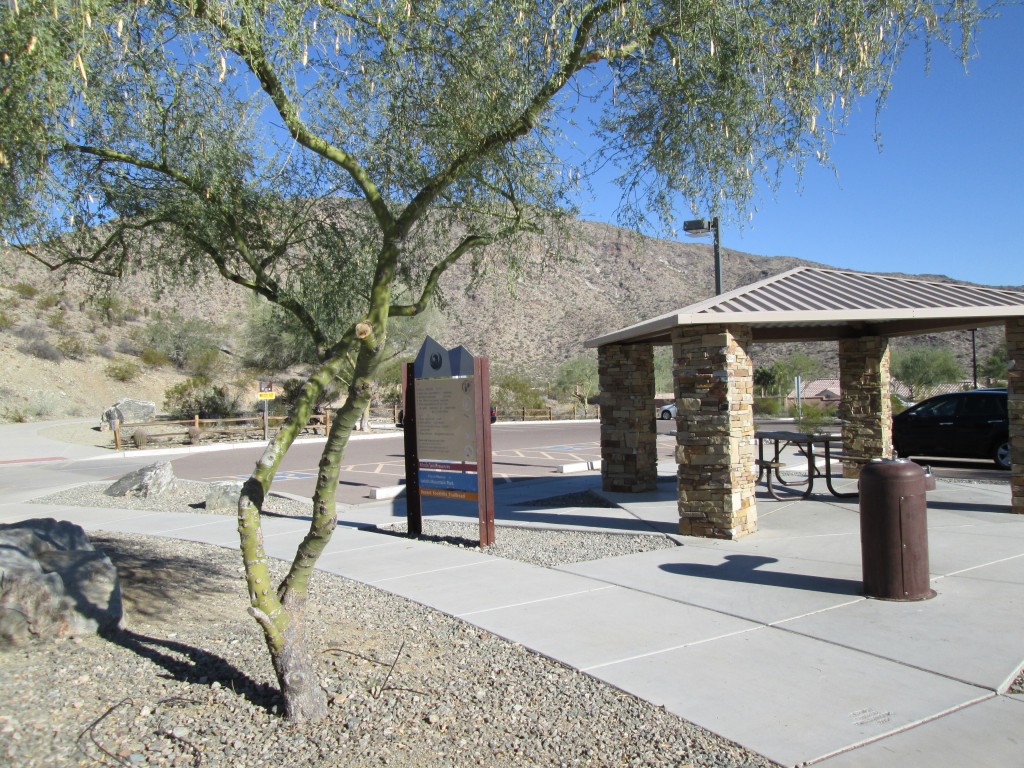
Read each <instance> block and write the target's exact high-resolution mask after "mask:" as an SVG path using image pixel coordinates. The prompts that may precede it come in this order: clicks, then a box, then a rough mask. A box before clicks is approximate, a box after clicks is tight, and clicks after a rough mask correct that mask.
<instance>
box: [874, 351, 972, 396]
mask: <svg viewBox="0 0 1024 768" xmlns="http://www.w3.org/2000/svg"><path fill="white" fill-rule="evenodd" d="M891 368H892V375H893V376H894V377H895V378H897V379H899V380H900V381H902V382H903V383H904V384H906V385H907V386H908V387H910V398H911V399H912V400H917V399H920V398H921V397H922V395H923V393H925V392H927V391H928V390H929V389H932V388H933V387H936V386H938V385H940V384H955V383H956V382H958V381H962V380H963V378H964V371H963V368H962V367H961V366H960V363H958V362H957V360H956V357H955V356H954V355H953V353H952V351H950V349H949V348H948V347H925V346H916V347H910V348H909V349H905V350H900V351H898V352H895V353H893V356H892V365H891Z"/></svg>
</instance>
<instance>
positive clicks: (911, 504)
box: [860, 459, 935, 600]
mask: <svg viewBox="0 0 1024 768" xmlns="http://www.w3.org/2000/svg"><path fill="white" fill-rule="evenodd" d="M933 488H935V479H934V476H933V475H931V474H930V473H925V471H924V469H923V468H921V466H920V465H918V464H915V463H914V462H912V461H907V460H906V459H895V460H893V459H873V460H872V461H871V462H870V463H869V464H865V465H864V467H863V468H862V469H861V471H860V551H861V567H862V569H863V573H864V594H865V595H867V596H868V597H874V598H878V599H880V600H927V599H929V598H931V597H935V590H933V589H932V588H931V584H930V582H929V578H928V517H927V500H926V498H925V493H926V491H928V490H930V489H933Z"/></svg>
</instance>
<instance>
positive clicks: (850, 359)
mask: <svg viewBox="0 0 1024 768" xmlns="http://www.w3.org/2000/svg"><path fill="white" fill-rule="evenodd" d="M839 387H840V389H841V390H842V400H841V405H840V413H841V416H842V419H843V452H844V453H845V454H846V455H847V456H850V457H851V458H853V459H859V460H860V461H846V462H843V477H857V476H858V475H859V474H860V468H861V466H862V464H863V462H864V460H868V459H875V458H891V457H892V401H891V400H890V399H889V395H890V388H889V339H888V338H886V337H884V336H863V337H861V338H857V339H841V340H840V341H839Z"/></svg>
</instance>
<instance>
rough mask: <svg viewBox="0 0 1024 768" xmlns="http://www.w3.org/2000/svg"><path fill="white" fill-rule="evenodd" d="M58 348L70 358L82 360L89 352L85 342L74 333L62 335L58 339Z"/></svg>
mask: <svg viewBox="0 0 1024 768" xmlns="http://www.w3.org/2000/svg"><path fill="white" fill-rule="evenodd" d="M57 349H59V350H60V353H61V354H62V355H64V357H66V358H68V359H69V360H81V359H83V358H84V357H86V355H87V354H88V350H87V349H86V347H85V342H83V341H82V340H81V339H80V338H78V337H77V336H73V335H68V336H61V337H60V339H59V340H58V341H57Z"/></svg>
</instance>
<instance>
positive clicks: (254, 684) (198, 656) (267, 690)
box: [103, 629, 284, 712]
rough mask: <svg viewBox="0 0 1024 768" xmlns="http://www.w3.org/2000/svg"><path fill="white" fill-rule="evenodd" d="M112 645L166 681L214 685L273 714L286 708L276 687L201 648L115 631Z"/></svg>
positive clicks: (108, 637) (110, 639)
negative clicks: (273, 710)
mask: <svg viewBox="0 0 1024 768" xmlns="http://www.w3.org/2000/svg"><path fill="white" fill-rule="evenodd" d="M103 638H104V639H105V640H107V641H108V642H111V643H114V644H115V645H119V646H121V647H122V648H124V649H126V650H128V651H131V652H132V653H134V654H136V655H137V656H140V657H141V658H144V659H148V660H149V661H151V662H152V663H153V664H156V665H157V666H159V667H162V668H163V669H164V670H165V671H166V673H167V674H166V675H164V677H168V678H170V679H172V680H177V681H178V682H182V683H188V684H190V685H213V683H215V682H216V683H219V684H220V685H221V687H223V688H226V689H229V690H231V691H233V692H234V693H236V694H238V695H240V696H244V697H245V698H246V699H248V700H249V701H250V702H251V703H252V704H254V705H255V706H257V707H261V708H262V709H265V710H266V711H268V712H270V711H271V708H272V707H274V706H275V705H276V706H277V707H278V708H281V707H282V706H283V703H284V702H283V699H282V698H281V694H280V692H279V691H278V690H277V688H275V687H274V686H272V685H268V684H267V683H261V682H258V681H256V680H253V679H252V678H251V677H249V675H247V674H246V673H245V672H243V671H242V670H240V669H239V668H238V667H236V666H235V665H234V664H232V663H231V662H230V661H228V660H227V659H225V658H223V657H221V656H218V655H217V654H215V653H210V652H209V651H204V650H203V649H201V648H196V647H195V646H192V645H188V644H187V643H179V642H178V641H176V640H166V639H163V638H158V637H150V636H148V635H143V634H140V633H138V632H133V631H132V630H130V629H115V630H111V631H109V632H105V633H104V634H103Z"/></svg>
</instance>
